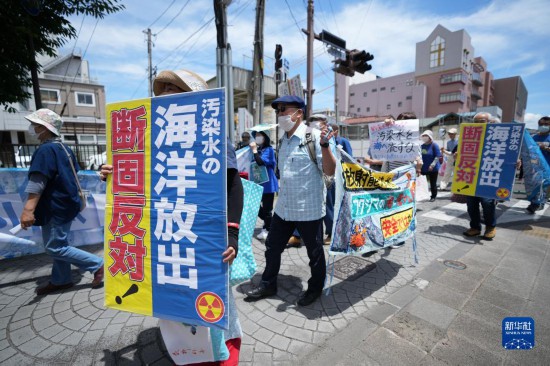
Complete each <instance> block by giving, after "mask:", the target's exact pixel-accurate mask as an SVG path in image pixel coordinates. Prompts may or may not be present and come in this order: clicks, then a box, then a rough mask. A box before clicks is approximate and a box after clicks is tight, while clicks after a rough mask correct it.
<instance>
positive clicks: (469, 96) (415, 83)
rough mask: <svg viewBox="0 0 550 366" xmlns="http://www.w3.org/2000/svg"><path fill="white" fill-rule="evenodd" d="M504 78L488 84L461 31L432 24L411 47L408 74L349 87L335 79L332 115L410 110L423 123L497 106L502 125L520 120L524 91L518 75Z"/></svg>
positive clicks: (488, 75)
mask: <svg viewBox="0 0 550 366" xmlns="http://www.w3.org/2000/svg"><path fill="white" fill-rule="evenodd" d="M508 79H510V81H505V80H508ZM508 79H500V80H493V75H492V74H491V72H490V71H488V69H487V63H486V62H485V60H484V59H483V58H482V57H480V56H475V52H474V47H473V46H472V43H471V38H470V35H469V34H468V33H467V32H466V31H465V30H464V29H461V30H458V31H455V32H452V31H450V30H448V29H447V28H445V27H443V26H441V25H438V26H437V27H435V29H434V30H433V31H432V33H431V34H430V35H429V36H428V37H427V38H426V39H425V40H424V41H421V42H418V43H417V44H416V60H415V70H414V71H413V72H409V73H405V74H401V75H395V76H391V77H387V78H377V79H376V80H373V81H368V82H365V83H360V84H355V85H349V86H348V84H349V80H347V77H346V76H343V75H338V96H339V98H338V110H339V115H341V116H342V115H344V116H348V117H358V116H377V115H378V116H380V115H393V116H397V115H399V114H400V113H402V112H408V111H412V112H414V113H416V115H417V116H418V117H419V118H428V117H435V116H438V115H443V114H447V113H468V112H474V111H476V110H477V108H480V107H489V106H499V107H500V108H501V109H502V110H503V111H505V113H504V115H503V118H504V119H503V120H504V121H508V120H510V121H511V120H516V121H523V116H524V112H525V106H526V104H527V90H526V89H525V86H524V84H523V82H522V81H521V78H520V77H519V76H516V77H513V78H508ZM501 80H502V81H501ZM511 86H513V87H512V88H511ZM345 88H347V93H346V91H345ZM497 88H498V89H500V88H502V89H503V90H496V89H497ZM504 89H506V90H504ZM340 96H342V97H340ZM495 96H500V97H499V98H497V97H495ZM512 116H513V118H511V117H512Z"/></svg>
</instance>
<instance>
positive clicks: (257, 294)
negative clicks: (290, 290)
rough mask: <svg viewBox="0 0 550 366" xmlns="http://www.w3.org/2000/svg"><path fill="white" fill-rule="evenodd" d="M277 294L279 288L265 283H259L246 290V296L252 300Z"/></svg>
mask: <svg viewBox="0 0 550 366" xmlns="http://www.w3.org/2000/svg"><path fill="white" fill-rule="evenodd" d="M276 294H277V288H272V287H265V286H264V285H261V284H260V285H259V286H258V287H255V288H253V289H252V290H249V291H247V292H246V296H247V297H248V299H251V300H260V299H263V298H264V297H269V296H273V295H276Z"/></svg>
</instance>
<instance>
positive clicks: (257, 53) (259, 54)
mask: <svg viewBox="0 0 550 366" xmlns="http://www.w3.org/2000/svg"><path fill="white" fill-rule="evenodd" d="M264 13H265V1H264V0H256V27H255V30H254V63H253V68H252V73H253V79H252V82H253V86H252V88H253V89H252V90H253V93H252V95H253V97H254V103H253V111H254V113H253V115H254V124H255V125H256V124H260V123H262V121H263V112H264V80H263V79H264V60H263V54H264Z"/></svg>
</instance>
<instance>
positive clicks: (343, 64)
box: [332, 52, 355, 76]
mask: <svg viewBox="0 0 550 366" xmlns="http://www.w3.org/2000/svg"><path fill="white" fill-rule="evenodd" d="M334 63H335V64H336V66H335V67H334V68H333V69H332V71H335V72H337V73H339V74H342V75H346V76H353V75H355V72H354V71H353V68H352V63H351V59H350V58H349V54H348V53H347V52H346V59H345V60H342V59H340V58H339V59H336V60H335V61H334Z"/></svg>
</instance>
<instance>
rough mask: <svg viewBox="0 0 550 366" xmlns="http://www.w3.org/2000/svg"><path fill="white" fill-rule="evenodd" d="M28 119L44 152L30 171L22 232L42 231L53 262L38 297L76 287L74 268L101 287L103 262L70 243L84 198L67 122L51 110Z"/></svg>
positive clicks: (35, 157) (37, 153) (34, 158)
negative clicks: (64, 132) (65, 132)
mask: <svg viewBox="0 0 550 366" xmlns="http://www.w3.org/2000/svg"><path fill="white" fill-rule="evenodd" d="M25 118H26V119H27V120H28V121H29V122H30V123H31V124H30V126H29V134H31V135H33V136H35V137H36V138H37V139H38V140H40V146H39V147H38V149H37V150H36V151H35V153H34V154H33V156H32V160H31V165H30V168H29V183H28V185H27V188H26V189H25V192H26V193H28V198H27V200H26V202H25V205H24V207H23V212H22V213H21V218H20V221H21V227H22V228H23V229H25V230H27V229H28V228H29V227H31V226H33V225H34V226H41V227H42V238H43V240H44V248H45V250H46V253H47V254H48V255H49V256H51V257H52V258H53V266H52V276H51V279H50V281H49V282H48V284H47V285H45V286H43V287H39V288H37V289H36V293H37V294H38V295H47V294H49V293H51V292H54V291H59V290H64V289H68V288H70V287H73V286H74V283H73V282H72V279H71V264H72V265H75V266H77V267H78V268H80V269H81V270H83V271H89V272H91V273H93V275H94V279H93V280H92V288H96V287H99V286H101V284H102V282H103V259H102V258H100V257H98V256H96V255H94V254H91V253H88V252H86V251H84V250H81V249H78V248H74V247H72V246H70V245H69V241H68V235H69V231H70V229H71V224H72V221H73V220H74V218H75V217H76V216H77V215H78V213H79V212H80V208H81V197H80V195H79V184H78V182H77V181H76V179H77V178H76V177H75V174H76V171H77V170H78V164H77V161H76V158H75V156H74V153H73V151H72V150H71V149H70V148H69V147H67V146H65V145H64V144H63V143H62V142H61V139H60V137H59V136H61V126H62V125H63V121H62V120H61V117H60V116H59V115H58V114H56V113H55V112H53V111H51V110H49V109H46V108H43V109H39V110H37V111H36V112H33V113H31V114H29V115H27V116H25ZM69 159H71V160H70V161H69ZM71 165H72V167H71ZM73 168H74V169H75V170H74V172H73Z"/></svg>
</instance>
